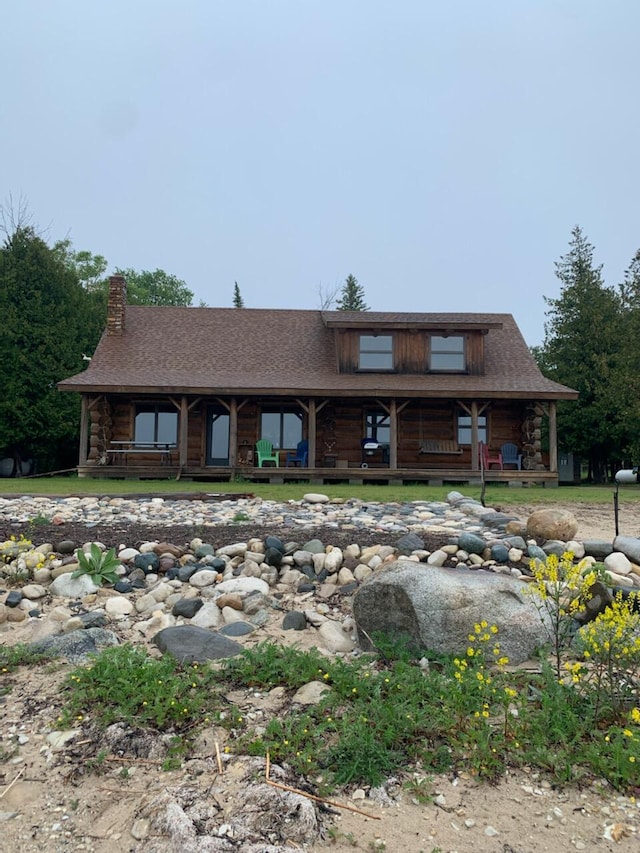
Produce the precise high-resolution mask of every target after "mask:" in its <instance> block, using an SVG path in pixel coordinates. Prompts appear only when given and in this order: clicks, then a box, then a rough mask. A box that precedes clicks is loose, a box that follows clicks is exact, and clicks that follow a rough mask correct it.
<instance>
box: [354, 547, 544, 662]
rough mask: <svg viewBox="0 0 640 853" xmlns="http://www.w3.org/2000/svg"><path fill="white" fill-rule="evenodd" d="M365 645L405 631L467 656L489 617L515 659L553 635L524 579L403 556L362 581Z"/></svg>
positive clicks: (360, 622) (358, 608)
mask: <svg viewBox="0 0 640 853" xmlns="http://www.w3.org/2000/svg"><path fill="white" fill-rule="evenodd" d="M353 615H354V618H355V621H356V624H357V626H358V633H359V639H360V644H361V645H362V647H363V648H364V649H370V648H371V642H370V640H369V638H370V637H371V636H372V635H373V634H375V633H376V632H382V633H385V634H388V635H391V636H394V637H398V636H399V635H404V636H406V637H407V638H408V639H410V640H411V641H412V642H413V643H416V644H419V645H420V646H422V647H423V648H426V649H431V650H433V651H436V652H444V653H450V654H464V652H465V651H466V649H467V647H468V645H469V639H468V637H469V634H472V633H473V630H474V628H473V626H474V625H475V624H476V623H477V622H481V621H482V620H483V619H486V620H487V621H488V622H489V623H490V624H495V625H497V626H498V634H497V636H496V639H497V640H498V641H499V643H500V648H501V650H502V652H503V654H505V655H507V656H508V658H509V660H510V661H511V662H512V663H514V664H517V663H521V662H522V661H524V660H527V658H529V657H531V656H532V655H533V654H534V653H535V651H536V649H537V648H539V647H540V646H542V645H543V644H544V643H545V641H546V639H547V634H546V632H545V630H544V626H543V625H542V623H541V620H540V616H539V614H538V611H537V609H536V607H535V605H534V603H533V600H532V594H531V593H529V592H527V587H526V585H525V584H523V583H522V582H521V581H517V580H514V579H513V578H510V577H508V576H505V575H502V574H494V573H490V572H482V571H466V570H461V569H459V568H457V569H448V568H438V567H435V566H430V567H428V568H425V567H424V565H420V564H417V563H413V562H409V561H405V560H398V561H397V562H396V563H393V564H391V566H390V567H389V568H388V569H384V570H383V571H381V572H380V573H379V574H377V575H373V576H372V577H370V578H369V579H368V580H366V581H365V582H364V584H362V586H361V587H360V589H359V590H358V591H357V592H356V594H355V596H354V599H353Z"/></svg>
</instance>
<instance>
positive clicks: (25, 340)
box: [0, 227, 104, 470]
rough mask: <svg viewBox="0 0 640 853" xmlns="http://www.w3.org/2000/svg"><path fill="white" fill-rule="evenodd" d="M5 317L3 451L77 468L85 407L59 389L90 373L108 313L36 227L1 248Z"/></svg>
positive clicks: (0, 413)
mask: <svg viewBox="0 0 640 853" xmlns="http://www.w3.org/2000/svg"><path fill="white" fill-rule="evenodd" d="M0 316H2V318H3V333H2V335H1V336H0V375H2V382H3V387H2V395H1V396H0V452H2V453H4V454H8V455H13V456H14V459H15V460H16V461H18V460H19V459H20V458H22V459H27V458H34V459H35V460H36V461H37V463H38V465H39V468H40V469H41V470H51V469H55V468H66V467H72V466H73V465H75V464H76V462H77V458H78V456H77V447H78V434H79V411H80V401H79V399H78V396H77V395H75V394H61V393H60V392H59V391H58V390H57V388H56V383H57V382H59V381H60V380H61V379H65V378H66V377H68V376H70V375H72V374H73V373H78V372H79V371H80V370H82V366H83V361H82V353H83V352H93V349H94V348H95V345H96V343H97V341H98V338H99V335H100V332H101V330H102V328H103V326H104V311H103V309H102V308H100V309H99V316H98V309H97V307H96V303H95V299H94V294H90V293H87V292H86V291H85V290H84V289H83V287H82V285H81V284H80V283H79V281H78V279H77V276H76V275H75V273H74V272H73V271H72V270H70V269H69V268H68V267H67V266H65V264H64V263H62V262H61V261H60V259H59V258H58V257H57V256H56V253H55V252H54V251H53V250H52V249H50V248H49V247H48V246H47V244H46V243H45V242H44V241H43V240H42V239H41V238H40V237H39V236H37V235H36V233H35V231H34V230H33V228H31V227H19V228H18V229H17V230H16V231H15V232H13V233H12V234H10V235H9V236H8V237H7V239H6V240H5V242H4V244H3V245H2V247H1V248H0Z"/></svg>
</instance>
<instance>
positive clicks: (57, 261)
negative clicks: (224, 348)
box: [0, 209, 366, 475]
mask: <svg viewBox="0 0 640 853" xmlns="http://www.w3.org/2000/svg"><path fill="white" fill-rule="evenodd" d="M0 214H1V215H0V230H2V231H4V240H3V242H2V245H1V246H0V317H2V327H3V328H2V334H1V335H0V376H2V380H3V384H2V394H0V458H11V459H12V460H13V466H12V467H13V473H14V474H15V475H19V474H20V473H21V472H22V470H23V467H24V466H25V465H26V463H27V460H29V461H31V460H32V461H33V463H34V467H35V469H36V470H37V471H39V472H44V471H59V470H67V469H71V468H73V467H74V466H75V465H76V463H77V460H78V436H79V430H80V399H79V396H78V395H76V394H62V393H60V392H59V391H58V390H57V387H56V385H57V383H58V382H59V381H60V380H62V379H66V378H67V377H69V376H72V375H73V374H75V373H79V372H80V371H81V370H82V369H83V368H84V367H85V366H86V365H85V363H86V360H87V359H88V358H90V357H91V353H93V351H94V349H95V347H96V345H97V343H98V340H99V338H100V335H101V334H102V332H103V330H104V327H105V325H106V316H107V293H108V278H107V276H106V272H107V268H108V262H107V260H106V258H105V257H104V256H102V255H97V254H93V253H92V252H89V251H84V250H76V249H75V248H74V246H73V244H72V242H71V240H69V239H65V240H59V241H57V242H55V243H53V244H52V245H49V244H48V243H47V241H46V240H45V239H44V237H43V236H42V235H41V234H40V233H38V231H37V229H36V228H35V227H34V226H33V225H32V224H31V223H30V218H29V217H27V216H25V215H24V210H22V209H20V210H19V211H18V216H17V217H16V219H15V220H13V219H12V218H11V217H10V216H9V217H7V216H6V215H5V214H6V211H5V210H4V209H3V210H0ZM115 272H116V273H119V274H121V275H123V276H124V277H125V278H126V281H127V302H129V303H130V304H133V305H175V306H185V307H189V306H191V305H192V304H193V296H194V294H193V292H192V291H191V290H190V289H189V288H188V286H187V284H186V283H185V282H184V281H183V280H182V279H180V278H178V277H177V276H175V275H173V274H170V273H167V272H165V271H164V270H161V269H156V270H153V271H152V270H134V269H131V268H119V267H116V269H115ZM344 287H345V293H344V294H343V297H342V299H341V301H340V305H339V306H338V307H343V306H344V307H343V310H365V309H366V306H365V305H364V300H363V298H362V296H363V292H362V290H361V288H360V286H359V285H358V283H357V280H356V279H355V278H354V277H353V276H350V277H349V278H348V279H347V282H345V285H344ZM201 304H202V303H201ZM233 305H234V306H235V307H239V308H242V307H244V300H243V299H242V295H241V293H240V288H239V286H238V283H237V282H235V283H234V290H233ZM87 354H89V355H87Z"/></svg>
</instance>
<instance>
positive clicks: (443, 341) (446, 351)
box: [429, 335, 467, 373]
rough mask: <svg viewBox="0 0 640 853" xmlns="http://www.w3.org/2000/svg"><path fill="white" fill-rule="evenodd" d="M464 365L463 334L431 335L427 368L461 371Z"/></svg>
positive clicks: (464, 368) (463, 369)
mask: <svg viewBox="0 0 640 853" xmlns="http://www.w3.org/2000/svg"><path fill="white" fill-rule="evenodd" d="M466 367H467V365H466V358H465V346H464V336H463V335H431V355H430V360H429V370H431V371H435V372H440V371H444V372H453V373H462V372H463V371H465V370H466Z"/></svg>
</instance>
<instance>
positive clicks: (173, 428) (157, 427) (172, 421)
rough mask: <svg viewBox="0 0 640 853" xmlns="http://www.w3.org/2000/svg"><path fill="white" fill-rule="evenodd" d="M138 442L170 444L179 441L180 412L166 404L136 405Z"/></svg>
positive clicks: (135, 435)
mask: <svg viewBox="0 0 640 853" xmlns="http://www.w3.org/2000/svg"><path fill="white" fill-rule="evenodd" d="M134 441H135V443H136V444H153V443H161V444H169V445H172V446H173V447H175V446H176V444H177V441H178V413H177V411H176V410H175V409H174V408H168V407H166V406H154V405H144V406H137V407H136V423H135V432H134Z"/></svg>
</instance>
